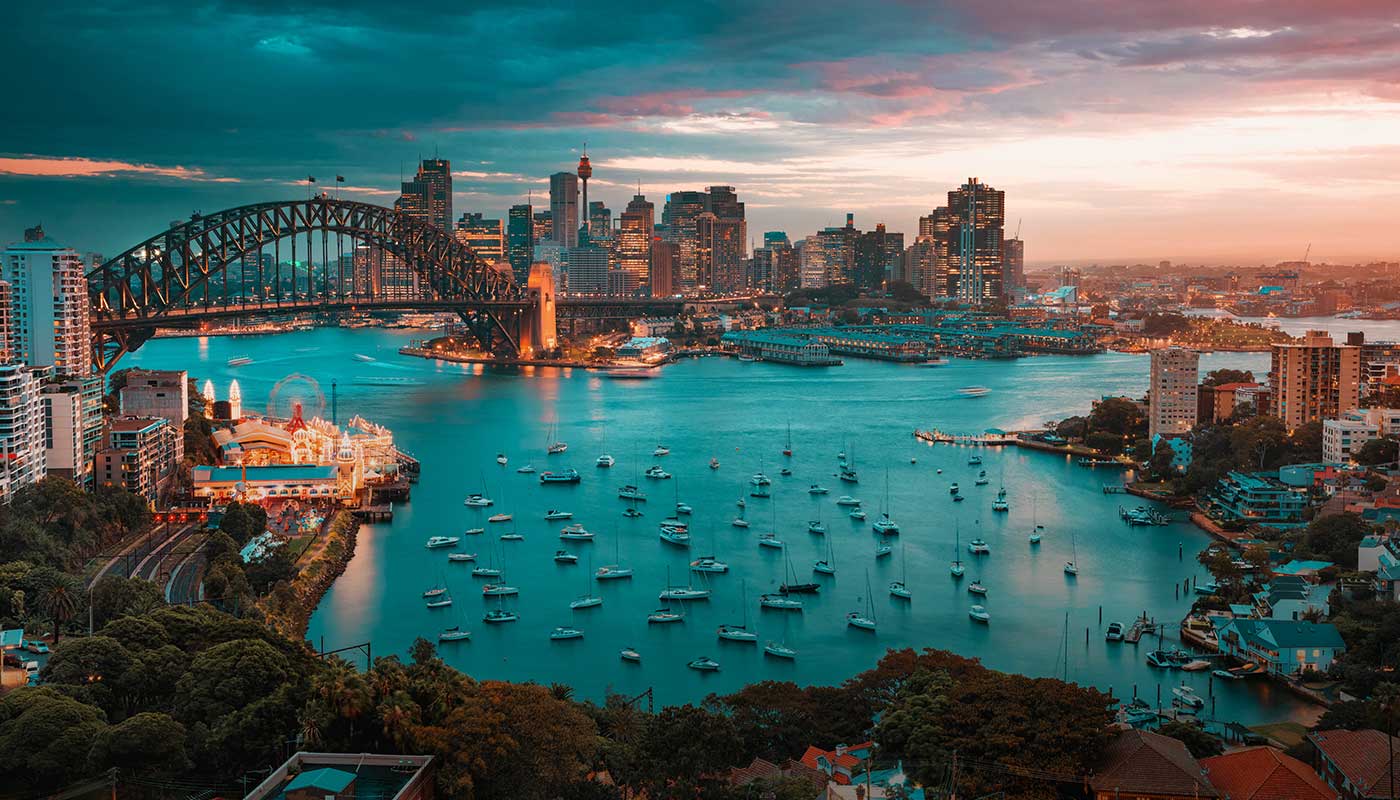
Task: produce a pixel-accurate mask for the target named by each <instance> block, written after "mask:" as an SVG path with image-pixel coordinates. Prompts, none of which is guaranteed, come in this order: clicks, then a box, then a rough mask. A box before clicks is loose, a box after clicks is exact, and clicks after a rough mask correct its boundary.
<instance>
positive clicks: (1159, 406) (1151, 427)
mask: <svg viewBox="0 0 1400 800" xmlns="http://www.w3.org/2000/svg"><path fill="white" fill-rule="evenodd" d="M1200 361H1201V355H1200V353H1197V352H1196V351H1195V350H1187V349H1185V348H1182V347H1168V348H1166V349H1164V350H1153V351H1152V379H1151V380H1152V382H1151V386H1150V387H1149V388H1148V414H1147V435H1148V436H1149V437H1153V436H1157V435H1158V434H1161V435H1163V436H1173V435H1179V434H1183V433H1190V432H1191V429H1192V428H1193V427H1195V425H1196V392H1197V391H1198V390H1197V384H1196V379H1197V375H1198V373H1199V369H1200Z"/></svg>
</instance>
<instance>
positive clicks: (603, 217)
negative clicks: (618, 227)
mask: <svg viewBox="0 0 1400 800" xmlns="http://www.w3.org/2000/svg"><path fill="white" fill-rule="evenodd" d="M588 236H589V238H591V239H593V240H594V241H602V240H606V239H611V238H613V228H612V209H611V208H608V207H607V206H605V205H603V203H602V201H600V200H594V201H593V202H591V203H589V204H588Z"/></svg>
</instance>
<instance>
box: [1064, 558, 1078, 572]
mask: <svg viewBox="0 0 1400 800" xmlns="http://www.w3.org/2000/svg"><path fill="white" fill-rule="evenodd" d="M1065 574H1066V575H1078V574H1079V566H1078V565H1077V564H1075V563H1074V562H1073V561H1066V562H1065Z"/></svg>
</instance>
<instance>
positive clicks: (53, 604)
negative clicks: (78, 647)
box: [44, 580, 78, 644]
mask: <svg viewBox="0 0 1400 800" xmlns="http://www.w3.org/2000/svg"><path fill="white" fill-rule="evenodd" d="M44 613H45V614H48V616H49V619H50V620H52V621H53V641H54V644H58V633H59V626H60V625H62V624H63V623H65V622H68V621H70V620H72V619H73V617H74V616H76V615H77V613H78V598H77V597H75V596H74V594H73V591H72V590H71V589H70V588H69V587H68V582H67V580H61V581H57V582H55V583H54V584H53V585H52V586H50V587H49V588H48V590H47V591H46V592H44Z"/></svg>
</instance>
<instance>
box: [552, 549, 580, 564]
mask: <svg viewBox="0 0 1400 800" xmlns="http://www.w3.org/2000/svg"><path fill="white" fill-rule="evenodd" d="M554 562H555V563H556V564H577V563H578V556H576V555H574V554H573V553H570V552H569V551H568V550H555V551H554Z"/></svg>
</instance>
